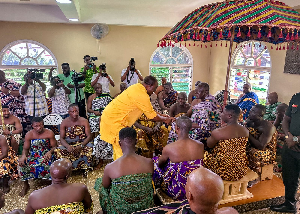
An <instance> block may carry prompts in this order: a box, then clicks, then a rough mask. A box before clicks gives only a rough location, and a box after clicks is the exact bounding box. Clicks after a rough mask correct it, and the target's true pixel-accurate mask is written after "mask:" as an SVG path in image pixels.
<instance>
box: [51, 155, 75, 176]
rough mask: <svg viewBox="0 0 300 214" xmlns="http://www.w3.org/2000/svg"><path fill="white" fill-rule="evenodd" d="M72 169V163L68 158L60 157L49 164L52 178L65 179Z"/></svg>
mask: <svg viewBox="0 0 300 214" xmlns="http://www.w3.org/2000/svg"><path fill="white" fill-rule="evenodd" d="M71 170H72V163H71V161H70V160H69V159H66V158H61V159H59V160H57V161H54V162H53V163H52V164H51V166H50V174H51V177H52V179H53V180H55V179H66V178H67V176H68V175H69V174H70V172H71Z"/></svg>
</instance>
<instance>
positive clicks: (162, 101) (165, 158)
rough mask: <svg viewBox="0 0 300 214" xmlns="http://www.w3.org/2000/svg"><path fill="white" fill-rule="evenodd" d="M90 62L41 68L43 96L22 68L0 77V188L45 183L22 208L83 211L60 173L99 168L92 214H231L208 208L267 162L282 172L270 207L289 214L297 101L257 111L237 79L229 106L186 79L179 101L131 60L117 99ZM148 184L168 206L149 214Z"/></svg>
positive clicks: (271, 101) (294, 183)
mask: <svg viewBox="0 0 300 214" xmlns="http://www.w3.org/2000/svg"><path fill="white" fill-rule="evenodd" d="M92 60H93V57H90V56H89V55H86V56H84V63H85V65H84V67H83V68H82V69H81V74H82V76H81V75H80V76H78V74H76V73H74V72H73V71H70V66H69V64H68V63H63V64H62V71H63V73H62V74H59V75H57V76H53V69H51V70H50V73H49V81H50V82H51V85H52V87H51V88H50V89H49V90H48V91H47V92H46V86H45V84H44V83H43V82H42V81H41V80H39V79H37V78H36V77H35V76H34V75H33V73H32V72H31V71H28V73H27V74H26V75H25V76H24V80H25V84H24V85H20V84H18V83H15V82H14V81H12V80H7V79H6V78H5V73H4V72H3V71H0V86H1V91H0V97H1V104H2V109H1V110H2V118H1V120H0V123H1V126H0V127H1V128H0V133H1V135H0V149H1V154H0V179H2V183H3V192H4V193H8V192H9V191H10V187H9V180H15V179H18V178H20V179H21V181H22V184H23V188H22V190H21V192H20V196H25V195H26V194H27V192H28V190H29V188H30V186H29V182H28V181H29V180H30V179H44V181H45V182H48V184H49V186H47V187H46V188H43V189H40V190H36V191H34V192H33V193H31V195H30V197H29V200H28V205H27V208H26V210H25V213H28V214H29V213H45V210H47V212H48V213H54V212H55V211H59V210H62V209H68V210H69V211H73V212H76V213H83V212H88V211H89V210H92V209H93V205H92V200H91V196H90V193H89V191H88V189H87V187H86V186H85V185H83V184H68V183H67V178H68V177H69V176H70V172H71V170H76V171H82V174H83V176H86V175H87V172H88V170H93V169H94V168H95V167H101V166H102V165H103V163H104V162H106V163H109V162H111V163H109V164H107V165H106V166H105V168H104V173H103V177H101V178H98V179H97V180H96V181H95V187H94V188H95V190H96V191H98V192H99V201H100V205H101V208H102V212H103V213H134V212H136V213H170V212H171V211H170V210H172V213H181V212H183V213H189V211H191V212H193V213H197V214H202V213H208V214H210V213H237V211H236V210H234V209H233V208H225V209H217V205H218V202H219V201H220V200H221V199H222V195H223V192H224V186H223V181H222V180H224V181H238V180H240V179H242V178H243V177H244V176H245V175H246V174H247V173H248V172H249V170H252V171H255V172H257V173H258V174H259V173H260V172H261V168H262V167H264V166H267V165H270V164H275V162H277V163H278V165H277V166H276V167H275V170H277V171H281V170H282V172H283V181H284V184H285V188H286V191H285V192H286V201H285V203H284V204H282V205H279V206H273V207H271V209H272V210H275V211H279V212H281V211H282V212H283V211H287V212H290V211H294V210H295V203H296V199H295V194H296V191H297V187H298V177H299V173H298V172H299V167H298V164H297V163H298V160H299V151H300V147H299V146H298V145H299V144H298V143H299V135H300V133H299V130H300V123H299V121H300V120H299V119H300V115H299V112H300V111H298V108H299V107H298V105H299V104H300V99H299V96H300V95H299V94H296V95H294V96H293V98H292V99H291V101H290V103H289V105H287V104H284V103H280V102H278V95H277V93H276V92H272V93H269V95H268V98H267V99H268V104H267V105H266V106H264V105H261V104H259V100H258V97H257V95H256V94H255V93H254V92H253V91H251V85H250V84H249V83H245V84H244V86H243V93H242V94H241V96H240V97H239V98H238V100H237V101H236V103H230V104H228V105H226V106H223V102H222V100H224V93H221V94H219V95H217V96H213V95H211V94H210V91H209V84H207V83H204V82H201V81H197V82H196V84H195V90H193V91H192V92H191V93H190V94H189V96H187V94H186V93H184V92H180V93H178V92H177V91H175V90H174V89H173V87H172V84H171V83H170V82H167V81H166V79H165V78H163V79H162V85H160V86H159V84H158V80H157V79H156V78H155V77H153V76H147V77H145V78H143V77H142V75H141V73H140V71H139V70H137V69H136V68H135V61H134V59H133V58H131V60H130V61H129V65H128V67H127V68H125V69H123V70H122V73H121V77H120V78H121V81H122V83H121V84H120V93H118V94H117V95H115V96H111V94H110V89H109V87H110V86H112V87H114V86H115V83H114V81H113V79H112V77H111V76H110V75H109V74H108V73H107V72H106V66H105V64H102V65H100V66H99V68H98V67H97V66H96V65H95V64H94V63H92ZM139 81H141V82H139ZM45 93H47V94H48V98H47V99H46V96H45ZM50 104H51V105H50ZM49 113H52V114H56V115H59V117H61V119H62V122H61V123H60V124H59V125H58V126H51V127H47V128H46V127H45V126H44V120H43V119H44V118H45V117H46V116H47V115H48V114H49ZM28 121H30V124H31V128H29V127H28V126H27V123H28ZM57 134H59V135H60V137H59V140H58V141H57V139H56V138H55V135H57ZM22 139H24V140H23V141H24V143H23V144H22V143H21V141H22ZM20 145H22V146H20ZM19 152H20V155H18V153H19ZM256 182H259V179H258V180H256ZM153 184H154V185H153ZM253 184H254V183H251V185H253ZM157 189H161V190H162V191H163V192H164V193H165V194H166V195H167V196H168V197H170V198H171V199H173V200H174V203H172V204H170V205H165V206H162V207H158V208H152V207H154V206H155V202H154V196H155V193H156V192H157V191H156V190H157ZM0 194H2V192H0ZM204 195H205V197H204ZM57 196H59V197H57ZM178 201H179V202H178ZM12 212H15V213H22V211H20V210H16V211H12Z"/></svg>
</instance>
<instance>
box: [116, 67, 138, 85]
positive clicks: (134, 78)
mask: <svg viewBox="0 0 300 214" xmlns="http://www.w3.org/2000/svg"><path fill="white" fill-rule="evenodd" d="M126 70H127V68H125V69H123V70H122V73H121V77H122V76H123V75H124V74H125V72H126ZM132 72H133V74H132ZM137 72H139V74H140V75H141V76H142V74H141V72H140V71H139V70H137ZM139 79H140V78H139V75H138V74H137V73H136V72H134V71H129V73H128V76H126V78H125V80H124V81H123V82H124V83H126V85H127V88H128V87H129V86H131V85H134V84H136V83H138V82H139ZM128 81H129V83H128Z"/></svg>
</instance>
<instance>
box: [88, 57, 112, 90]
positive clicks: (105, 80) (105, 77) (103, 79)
mask: <svg viewBox="0 0 300 214" xmlns="http://www.w3.org/2000/svg"><path fill="white" fill-rule="evenodd" d="M96 83H100V84H101V85H102V92H103V93H105V94H109V93H110V90H109V84H111V85H112V87H115V83H114V80H113V79H112V77H111V76H110V75H109V74H107V73H106V65H105V63H102V65H100V66H99V73H97V74H94V75H93V77H92V83H91V85H92V87H94V85H95V84H96Z"/></svg>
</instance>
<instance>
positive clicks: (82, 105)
mask: <svg viewBox="0 0 300 214" xmlns="http://www.w3.org/2000/svg"><path fill="white" fill-rule="evenodd" d="M78 107H79V116H80V117H84V118H86V111H85V99H82V100H81V101H79V102H78Z"/></svg>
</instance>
